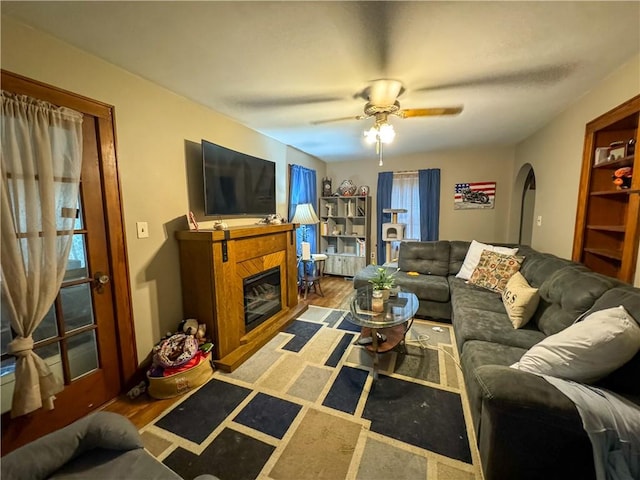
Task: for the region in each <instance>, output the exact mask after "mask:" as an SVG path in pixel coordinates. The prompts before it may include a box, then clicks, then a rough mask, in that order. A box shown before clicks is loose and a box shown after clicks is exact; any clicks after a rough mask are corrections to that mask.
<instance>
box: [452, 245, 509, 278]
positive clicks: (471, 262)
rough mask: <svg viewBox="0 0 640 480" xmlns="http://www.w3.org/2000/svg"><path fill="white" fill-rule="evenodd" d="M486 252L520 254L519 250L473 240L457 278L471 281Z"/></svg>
mask: <svg viewBox="0 0 640 480" xmlns="http://www.w3.org/2000/svg"><path fill="white" fill-rule="evenodd" d="M484 250H491V251H493V252H498V253H504V254H506V255H515V254H516V253H517V252H518V249H517V248H509V247H499V246H496V245H489V244H488V243H482V242H477V241H476V240H473V241H472V242H471V245H469V250H467V254H466V255H465V257H464V262H463V263H462V267H460V271H459V272H458V273H457V274H456V277H458V278H463V279H465V280H469V278H470V277H471V274H472V273H473V271H474V270H475V268H476V266H477V265H478V262H479V261H480V256H481V255H482V252H483V251H484Z"/></svg>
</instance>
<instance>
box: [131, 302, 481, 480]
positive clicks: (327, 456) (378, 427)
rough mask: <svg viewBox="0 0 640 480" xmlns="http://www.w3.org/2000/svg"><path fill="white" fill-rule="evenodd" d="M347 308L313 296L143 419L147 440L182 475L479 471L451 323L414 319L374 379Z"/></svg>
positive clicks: (449, 477) (475, 475) (378, 475)
mask: <svg viewBox="0 0 640 480" xmlns="http://www.w3.org/2000/svg"><path fill="white" fill-rule="evenodd" d="M349 315H350V313H349V312H347V311H344V310H333V309H327V308H321V307H314V306H311V307H309V309H308V310H307V311H306V312H304V314H303V315H301V316H300V317H299V318H298V319H296V320H294V321H293V322H292V323H291V324H290V325H289V327H288V328H287V329H286V330H285V331H283V332H280V333H279V334H278V335H277V336H276V337H274V338H273V339H272V340H271V341H270V342H269V343H267V344H266V345H265V346H264V347H263V348H262V349H260V350H259V351H258V352H256V353H255V354H254V355H253V356H252V357H251V358H250V359H249V360H247V361H246V362H245V363H243V364H242V365H241V366H240V367H239V368H238V369H236V370H235V371H234V372H232V373H223V372H219V371H216V372H215V373H214V375H213V377H212V379H211V380H210V381H209V382H208V383H206V384H205V385H203V386H202V387H200V388H199V389H197V390H195V391H193V392H190V393H189V394H187V395H185V396H184V398H182V399H181V400H180V402H179V403H177V404H175V405H173V406H172V407H171V408H169V409H168V410H167V411H165V412H163V414H161V415H160V416H159V417H158V418H157V419H155V420H154V421H153V422H152V423H151V424H149V425H147V426H146V427H144V428H142V429H141V433H142V437H143V440H144V442H145V446H146V448H147V450H149V451H150V452H151V453H152V454H153V455H155V456H156V457H157V458H158V459H159V460H161V461H162V462H163V463H165V464H166V465H167V466H168V467H170V468H171V469H172V470H174V471H175V472H177V473H178V474H179V475H181V476H182V477H184V478H185V479H191V478H194V477H196V476H197V475H200V474H203V473H210V474H213V475H216V476H217V477H219V478H220V479H221V480H244V479H246V480H251V479H256V478H260V479H273V480H304V479H326V480H340V479H363V480H365V479H375V480H384V479H394V480H398V479H403V480H405V479H407V480H409V479H421V480H426V479H428V480H458V479H459V480H480V479H481V478H482V474H481V473H480V463H479V459H478V453H477V449H476V448H475V440H474V436H473V431H472V429H471V428H470V426H471V425H472V422H471V421H470V417H469V408H468V404H467V400H466V395H465V393H464V390H463V389H464V383H463V381H462V374H461V372H460V369H459V366H458V357H457V352H456V349H455V348H454V347H453V345H454V338H453V332H452V329H451V327H450V326H449V325H446V324H440V323H437V322H430V321H426V320H415V321H414V322H413V324H412V327H411V330H410V331H409V332H408V334H407V337H406V339H407V343H406V348H405V349H404V350H403V349H402V348H400V347H398V348H396V349H394V350H392V351H390V352H387V353H384V354H381V355H380V356H379V375H378V378H377V379H374V376H373V373H372V368H373V357H372V355H371V353H369V352H368V351H366V350H365V349H364V347H362V346H359V345H357V344H356V341H357V339H358V337H359V327H356V326H355V325H353V324H351V323H350V322H349V320H348V316H349Z"/></svg>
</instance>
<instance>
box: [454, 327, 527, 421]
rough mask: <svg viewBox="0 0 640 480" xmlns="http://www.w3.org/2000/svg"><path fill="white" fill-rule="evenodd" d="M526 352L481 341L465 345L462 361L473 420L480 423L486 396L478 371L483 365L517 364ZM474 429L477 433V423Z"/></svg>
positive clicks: (472, 341)
mask: <svg viewBox="0 0 640 480" xmlns="http://www.w3.org/2000/svg"><path fill="white" fill-rule="evenodd" d="M524 352H526V349H524V348H518V347H510V346H508V345H501V344H499V343H492V342H483V341H480V340H471V341H468V342H466V343H465V344H464V346H463V348H462V353H461V354H460V360H461V364H462V373H463V376H464V381H465V385H466V386H467V397H468V398H469V406H470V407H471V411H472V418H473V419H474V420H475V421H476V422H479V421H480V409H481V408H482V397H483V395H484V392H483V386H482V385H481V384H480V383H479V382H478V379H477V377H476V371H477V369H478V368H479V367H482V366H483V365H504V366H509V365H511V364H513V363H515V362H517V361H518V360H519V359H520V357H522V355H523V354H524ZM474 427H475V431H476V432H478V427H479V425H478V424H477V423H476V424H474Z"/></svg>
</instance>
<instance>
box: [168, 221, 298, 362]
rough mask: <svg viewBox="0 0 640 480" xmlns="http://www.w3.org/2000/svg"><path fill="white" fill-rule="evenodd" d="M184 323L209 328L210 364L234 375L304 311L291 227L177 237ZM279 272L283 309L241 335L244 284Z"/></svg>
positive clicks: (256, 227) (189, 232)
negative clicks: (275, 270)
mask: <svg viewBox="0 0 640 480" xmlns="http://www.w3.org/2000/svg"><path fill="white" fill-rule="evenodd" d="M176 238H177V239H178V244H179V249H180V277H181V279H182V306H183V311H184V316H185V318H195V319H197V320H198V322H199V323H204V324H206V325H207V336H208V337H209V338H211V339H212V340H213V343H214V350H213V352H214V354H213V358H214V363H215V364H216V366H218V368H220V369H221V370H224V371H228V372H230V371H233V370H234V369H235V368H236V367H237V366H239V365H240V364H241V363H242V362H244V361H245V360H246V359H247V358H249V357H250V356H251V355H252V354H253V353H254V352H255V351H256V350H258V349H259V348H260V347H262V346H263V345H264V344H265V343H267V342H268V341H269V340H270V339H271V338H272V337H273V336H274V335H276V334H277V333H278V331H280V330H281V329H282V328H283V327H285V326H286V325H287V324H288V323H289V322H290V321H291V320H293V319H294V318H295V317H297V316H298V315H299V314H300V313H301V312H302V311H304V310H305V309H306V306H305V305H302V304H301V305H300V306H298V288H297V272H296V261H297V259H296V242H295V226H294V225H293V224H290V223H288V224H282V225H251V226H240V227H231V228H228V229H225V230H200V231H194V230H184V231H178V232H176ZM274 267H280V289H281V291H280V294H281V303H282V310H280V312H278V313H276V314H275V315H273V316H272V317H270V318H269V319H268V320H266V321H265V322H264V323H262V324H260V325H259V326H257V327H256V328H254V329H253V330H251V331H250V332H246V331H245V323H244V290H243V280H244V279H245V278H248V277H251V276H253V275H256V274H258V273H260V272H263V271H266V270H269V269H271V268H274Z"/></svg>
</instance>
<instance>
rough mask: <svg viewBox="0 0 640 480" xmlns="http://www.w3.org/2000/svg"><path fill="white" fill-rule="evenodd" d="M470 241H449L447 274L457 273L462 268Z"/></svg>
mask: <svg viewBox="0 0 640 480" xmlns="http://www.w3.org/2000/svg"><path fill="white" fill-rule="evenodd" d="M469 245H471V242H463V241H460V240H452V241H450V242H449V248H450V250H449V275H455V274H457V273H458V272H459V271H460V269H461V268H462V264H463V263H464V257H466V256H467V251H468V250H469Z"/></svg>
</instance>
